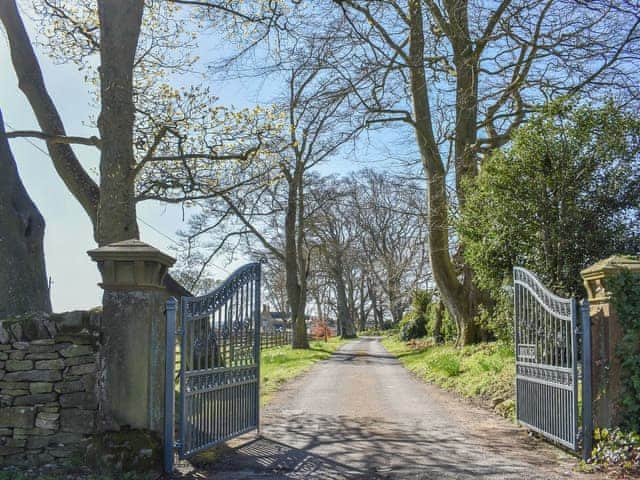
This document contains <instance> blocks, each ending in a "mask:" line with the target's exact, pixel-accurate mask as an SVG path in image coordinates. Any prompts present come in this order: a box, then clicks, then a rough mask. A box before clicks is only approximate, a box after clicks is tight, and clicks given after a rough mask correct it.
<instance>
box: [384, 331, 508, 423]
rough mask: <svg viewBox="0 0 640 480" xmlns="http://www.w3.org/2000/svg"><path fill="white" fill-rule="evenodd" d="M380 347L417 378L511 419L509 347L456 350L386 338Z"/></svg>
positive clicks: (497, 344) (487, 345)
mask: <svg viewBox="0 0 640 480" xmlns="http://www.w3.org/2000/svg"><path fill="white" fill-rule="evenodd" d="M382 343H383V345H384V346H385V348H386V349H387V350H388V351H389V353H392V354H393V355H396V356H397V357H398V358H399V360H400V361H401V362H402V363H403V365H404V366H405V368H407V369H408V370H409V371H411V372H413V373H415V374H416V375H417V376H418V377H419V378H421V379H423V380H425V381H427V382H432V383H435V384H437V385H439V386H441V387H443V388H445V389H447V390H452V391H454V392H457V393H459V394H461V395H463V396H465V397H473V398H479V399H481V400H483V401H485V402H486V403H488V404H490V405H491V407H492V408H494V409H495V410H496V412H498V413H500V414H501V415H503V416H505V417H508V418H513V417H514V413H515V410H514V409H515V397H514V382H515V358H514V354H513V350H512V349H511V347H510V346H508V345H506V344H504V343H501V342H489V343H481V344H478V345H471V346H468V347H463V348H457V347H455V346H454V345H451V344H447V345H434V344H433V342H430V341H426V340H425V341H418V342H415V341H414V342H403V341H401V340H399V339H398V338H397V337H396V336H388V337H386V338H384V339H383V340H382Z"/></svg>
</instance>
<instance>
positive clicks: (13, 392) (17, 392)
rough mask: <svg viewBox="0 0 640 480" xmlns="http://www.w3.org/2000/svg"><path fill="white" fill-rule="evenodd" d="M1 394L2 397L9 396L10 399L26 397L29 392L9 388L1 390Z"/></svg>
mask: <svg viewBox="0 0 640 480" xmlns="http://www.w3.org/2000/svg"><path fill="white" fill-rule="evenodd" d="M2 393H3V394H4V395H10V396H12V397H19V396H20V395H27V394H28V393H29V390H20V389H18V390H13V389H9V388H3V389H2Z"/></svg>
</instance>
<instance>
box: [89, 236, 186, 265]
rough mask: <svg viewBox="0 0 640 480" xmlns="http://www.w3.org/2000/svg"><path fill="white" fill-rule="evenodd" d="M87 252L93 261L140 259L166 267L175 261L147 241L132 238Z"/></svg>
mask: <svg viewBox="0 0 640 480" xmlns="http://www.w3.org/2000/svg"><path fill="white" fill-rule="evenodd" d="M87 254H88V255H89V256H90V257H91V259H92V260H93V261H95V262H101V261H105V260H114V261H124V262H126V261H136V260H142V261H147V262H158V263H160V264H162V265H165V266H167V267H171V266H172V265H173V264H174V263H175V262H176V259H175V258H173V257H171V256H169V255H167V254H166V253H163V252H161V251H160V250H158V249H157V248H155V247H152V246H151V245H149V244H147V243H144V242H142V241H140V240H136V239H133V238H132V239H130V240H124V241H122V242H115V243H111V244H109V245H105V246H104V247H100V248H95V249H93V250H89V251H88V252H87Z"/></svg>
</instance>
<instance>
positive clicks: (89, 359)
mask: <svg viewBox="0 0 640 480" xmlns="http://www.w3.org/2000/svg"><path fill="white" fill-rule="evenodd" d="M95 362H96V357H95V355H83V356H81V357H69V358H65V359H64V366H65V367H72V366H74V365H83V364H85V363H95Z"/></svg>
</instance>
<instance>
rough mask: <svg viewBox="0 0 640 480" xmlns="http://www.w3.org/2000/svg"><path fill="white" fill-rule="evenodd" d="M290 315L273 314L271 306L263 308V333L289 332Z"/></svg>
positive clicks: (261, 320) (261, 319)
mask: <svg viewBox="0 0 640 480" xmlns="http://www.w3.org/2000/svg"><path fill="white" fill-rule="evenodd" d="M288 319H289V314H287V313H283V312H272V311H271V310H270V309H269V305H267V304H264V305H263V306H262V313H261V315H260V324H261V330H262V331H263V332H283V331H285V330H287V326H288V325H287V324H288Z"/></svg>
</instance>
